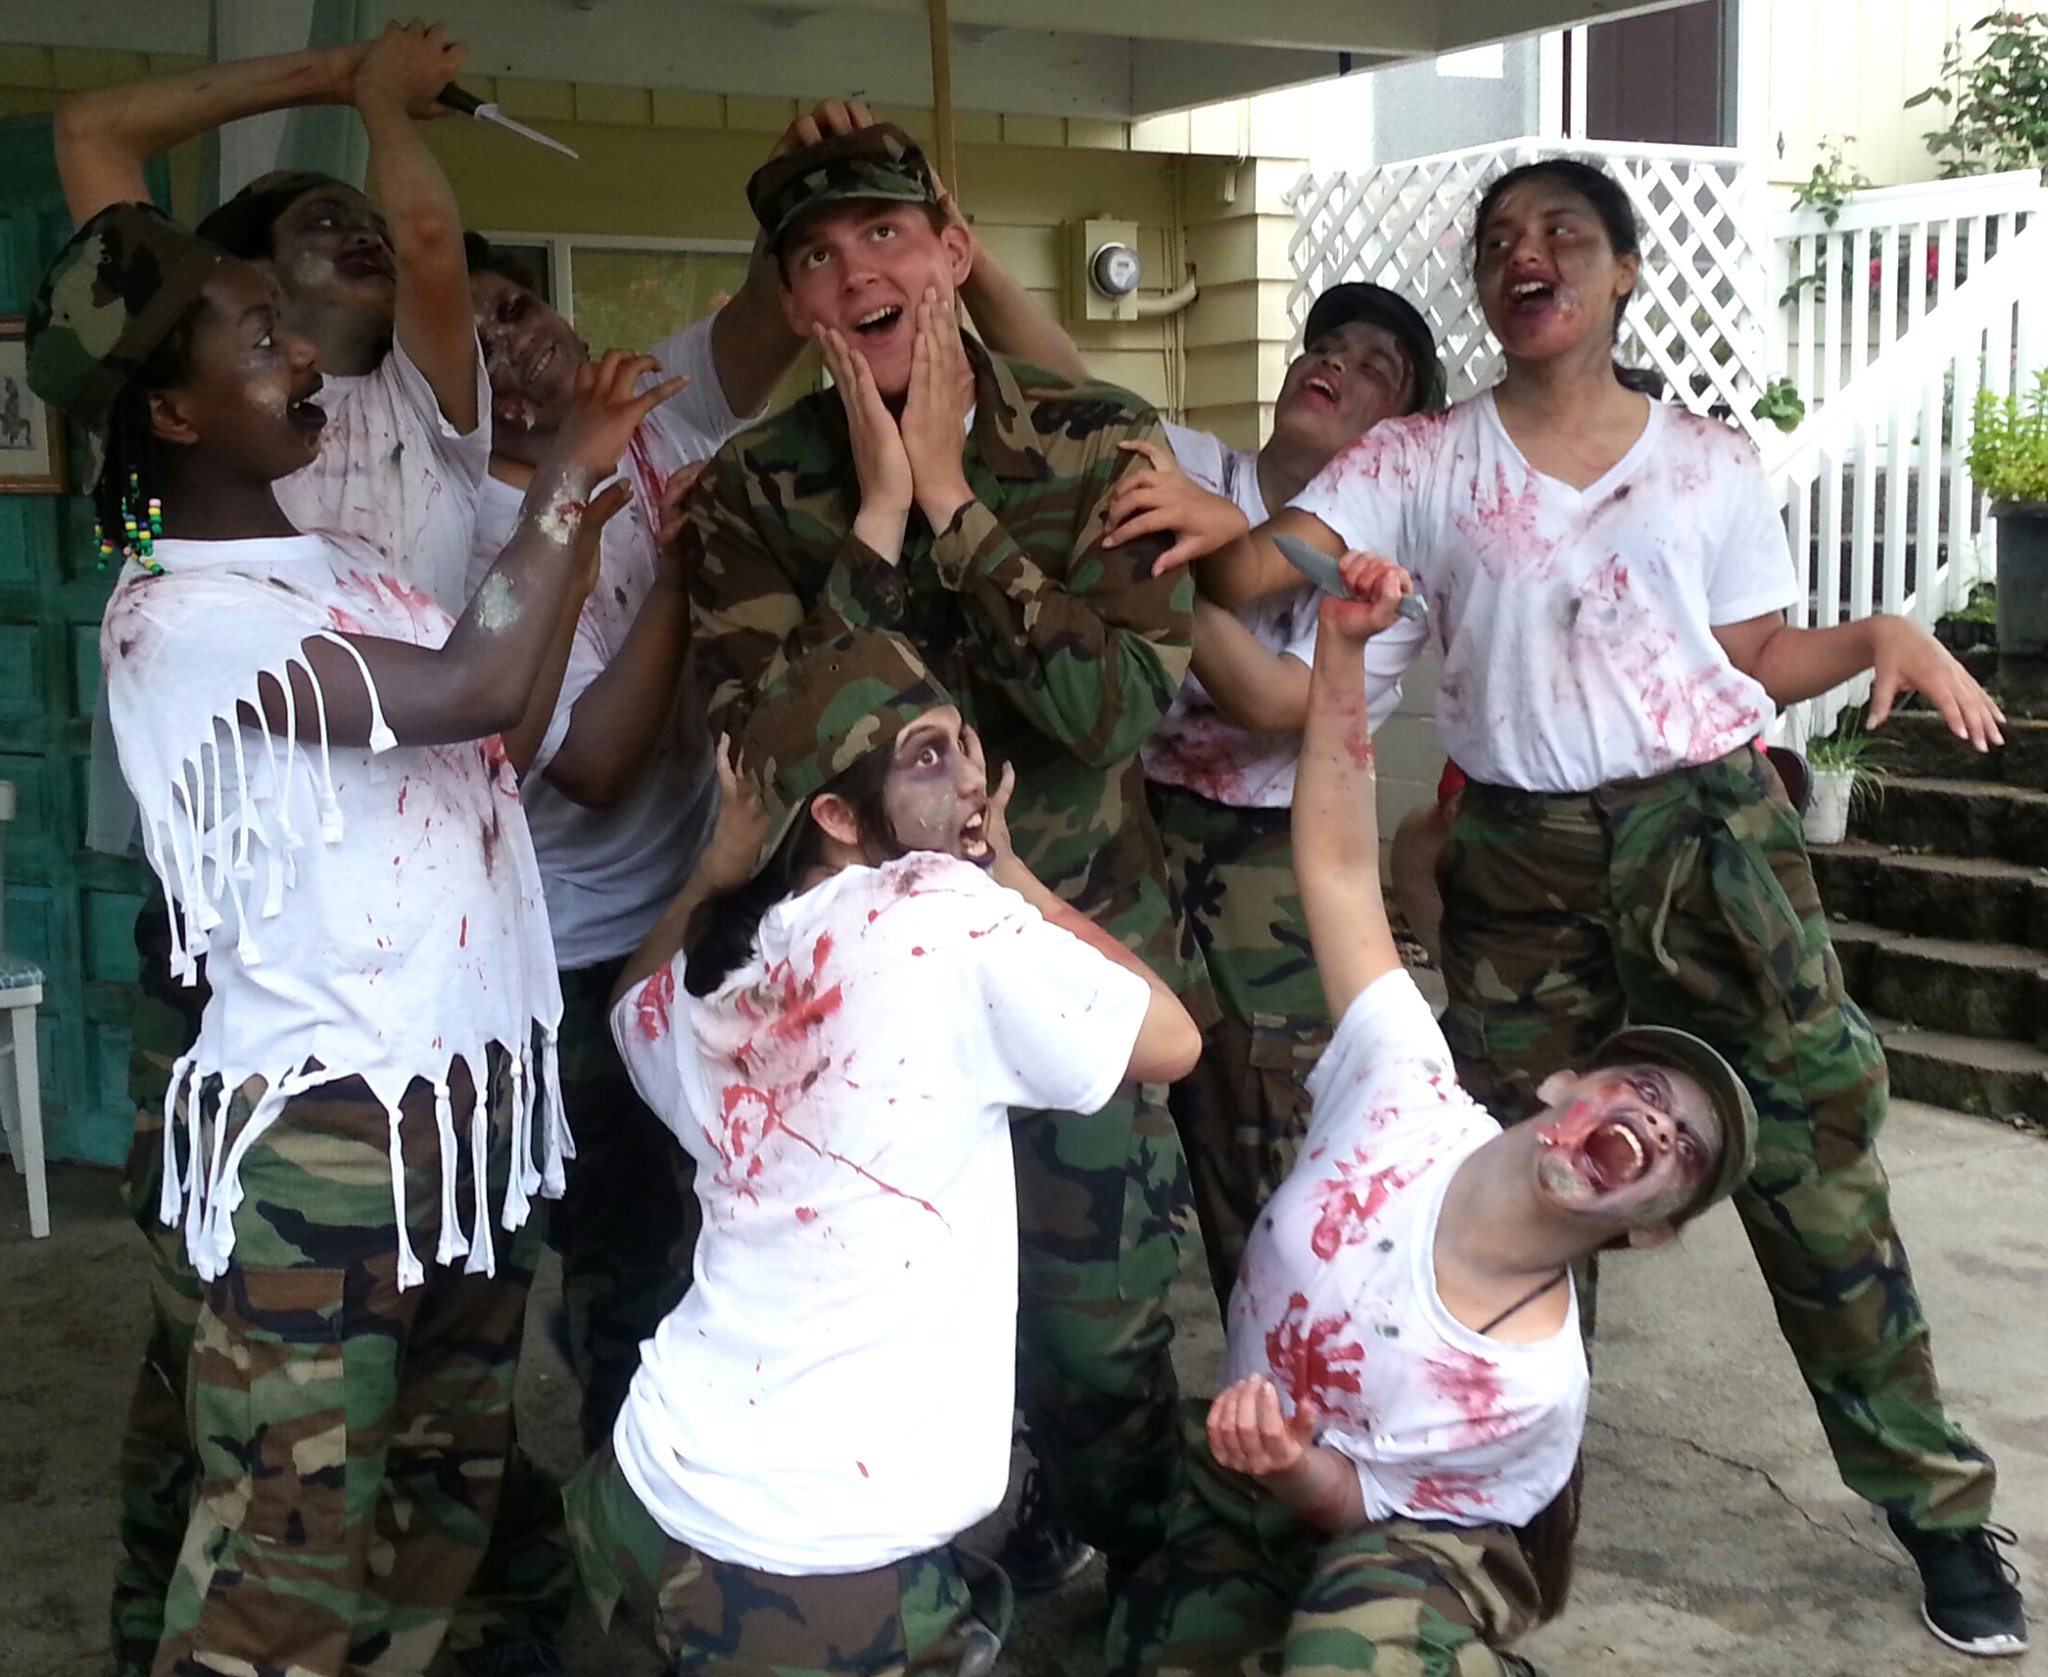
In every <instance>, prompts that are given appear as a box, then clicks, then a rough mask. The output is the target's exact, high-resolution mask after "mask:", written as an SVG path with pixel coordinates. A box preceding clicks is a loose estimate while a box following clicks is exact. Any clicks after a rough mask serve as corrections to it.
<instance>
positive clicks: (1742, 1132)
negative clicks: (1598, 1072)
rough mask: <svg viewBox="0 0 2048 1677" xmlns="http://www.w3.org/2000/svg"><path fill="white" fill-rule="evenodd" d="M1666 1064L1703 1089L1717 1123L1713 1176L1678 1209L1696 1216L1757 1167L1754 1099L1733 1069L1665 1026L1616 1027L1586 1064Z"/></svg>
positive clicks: (1682, 1033)
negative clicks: (1718, 1143) (1718, 1138)
mask: <svg viewBox="0 0 2048 1677" xmlns="http://www.w3.org/2000/svg"><path fill="white" fill-rule="evenodd" d="M1638 1065H1653V1066H1669V1067H1670V1068H1671V1069H1672V1070H1674V1071H1682V1072H1684V1073H1685V1074H1686V1075H1687V1076H1688V1077H1690V1078H1692V1079H1693V1081H1694V1082H1696V1083H1698V1084H1699V1086H1700V1087H1701V1088H1702V1089H1704V1090H1705V1091H1706V1095H1707V1103H1708V1105H1710V1106H1711V1107H1713V1109H1714V1117H1715V1118H1716V1119H1717V1120H1718V1121H1719V1123H1720V1126H1721V1152H1720V1155H1719V1156H1718V1157H1717V1158H1716V1159H1715V1161H1714V1174H1713V1177H1712V1179H1711V1180H1710V1181H1709V1183H1708V1184H1707V1186H1706V1187H1704V1188H1703V1189H1702V1190H1701V1191H1700V1193H1699V1194H1698V1195H1697V1196H1695V1198H1694V1199H1693V1202H1692V1204H1691V1205H1690V1206H1688V1207H1687V1208H1686V1210H1685V1212H1684V1213H1683V1215H1684V1216H1687V1217H1693V1216H1697V1215H1698V1214H1699V1213H1700V1212H1702V1211H1704V1210H1706V1209H1707V1207H1708V1206H1710V1205H1716V1204H1719V1203H1720V1202H1721V1201H1722V1200H1724V1199H1726V1198H1727V1197H1728V1196H1729V1195H1730V1194H1732V1193H1734V1192H1735V1190H1736V1189H1737V1188H1739V1187H1740V1186H1741V1185H1742V1184H1743V1183H1744V1182H1745V1181H1747V1180H1748V1179H1749V1173H1750V1171H1751V1170H1752V1169H1753V1168H1754V1167H1755V1165H1756V1102H1755V1101H1754V1100H1752V1099H1751V1098H1750V1093H1749V1090H1748V1088H1747V1087H1746V1086H1745V1085H1744V1083H1743V1081H1742V1079H1741V1078H1739V1077H1737V1076H1736V1075H1735V1068H1734V1067H1733V1066H1731V1065H1729V1063H1728V1062H1727V1061H1726V1060H1724V1059H1722V1058H1721V1056H1720V1055H1719V1054H1718V1053H1716V1052H1715V1051H1714V1049H1712V1048H1711V1047H1709V1046H1708V1045H1707V1044H1706V1043H1704V1042H1702V1041H1701V1040H1700V1039H1699V1038H1698V1037H1696V1036H1694V1035H1693V1034H1692V1033H1691V1032H1690V1031H1679V1030H1673V1029H1672V1028H1671V1027H1670V1026H1668V1025H1631V1026H1629V1027H1628V1028H1627V1029H1625V1030H1619V1031H1616V1032H1615V1033H1614V1034H1613V1035H1612V1036H1610V1037H1609V1038H1608V1039H1607V1040H1606V1041H1605V1042H1603V1043H1601V1044H1600V1046H1599V1047H1598V1048H1596V1049H1594V1050H1593V1058H1592V1060H1591V1061H1590V1062H1589V1063H1588V1065H1587V1068H1586V1069H1587V1070H1588V1071H1591V1070H1594V1069H1596V1068H1598V1067H1600V1066H1638Z"/></svg>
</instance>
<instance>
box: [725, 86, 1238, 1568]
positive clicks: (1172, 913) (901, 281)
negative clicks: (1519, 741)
mask: <svg viewBox="0 0 2048 1677" xmlns="http://www.w3.org/2000/svg"><path fill="white" fill-rule="evenodd" d="M748 198H749V201H750V202H751V203H752V205H753V207H754V211H755V214H756V217H757V218H758V219H759V221H760V223H761V226H762V229H763V231H764V233H765V235H766V237H767V238H768V240H769V242H770V246H771V248H772V249H773V250H774V251H775V254H776V256H777V259H778V262H779V264H780V267H781V272H782V276H783V285H784V306H785V308H786V309H787V310H788V312H789V317H790V320H791V323H792V325H794V326H795V327H796V328H797V330H798V331H800V332H802V333H804V334H805V335H806V336H808V337H810V338H812V339H813V341H815V342H817V343H818V345H819V347H820V349H821V350H822V352H823V354H824V356H825V360H826V363H827V365H828V367H830V368H831V370H832V372H833V374H834V380H835V388H834V389H833V390H830V391H826V392H824V393H821V394H819V395H815V396H811V397H808V398H806V399H804V400H802V401H800V402H798V403H796V404H795V405H794V406H792V407H790V408H789V409H787V410H785V411H784V412H782V413H780V414H778V415H776V416H775V417H773V418H772V419H770V420H768V421H767V422H766V423H764V424H763V425H760V426H758V427H756V428H754V429H753V430H751V431H748V432H745V433H743V434H742V435H740V436H739V437H737V438H735V439H734V440H733V442H732V443H730V444H729V445H728V446H727V447H726V448H725V449H724V451H723V452H721V453H720V454H719V456H718V457H717V460H716V462H715V464H714V466H713V468H712V470H711V471H710V472H709V473H708V474H707V476H706V479H705V481H704V482H703V483H702V484H701V485H700V486H699V488H698V491H697V493H696V495H695V497H694V499H693V501H692V504H691V508H690V536H689V537H688V538H686V539H688V540H690V541H691V542H693V543H694V544H700V545H701V552H700V553H698V554H697V555H695V556H694V557H695V562H696V575H695V580H694V582H693V584H692V608H693V609H692V618H693V632H694V635H695V641H696V653H697V656H698V658H699V660H700V668H701V670H702V672H703V675H704V679H705V681H706V683H707V686H708V689H709V692H710V705H711V721H712V725H713V727H714V729H717V730H721V731H724V732H726V733H730V734H734V735H736V734H737V733H738V731H739V725H740V722H741V721H742V720H743V718H744V717H745V715H746V714H747V711H748V709H749V707H750V705H751V704H752V702H753V700H754V698H755V696H756V694H757V692H758V684H759V681H760V678H761V676H762V673H763V672H764V670H765V669H767V667H768V666H769V665H770V664H771V662H773V661H775V660H776V655H777V654H778V653H784V654H789V655H794V654H795V653H796V652H797V651H799V650H801V649H804V648H807V647H809V646H811V645H814V644H816V643H817V642H818V641H820V640H821V639H823V638H826V637H828V636H829V635H830V634H832V633H834V632H836V631H837V629H838V627H839V625H840V624H841V623H842V621H850V622H852V623H854V624H857V625H862V626H870V627H875V628H883V629H889V630H892V631H894V632H896V633H898V634H901V635H903V636H904V637H905V638H906V639H908V640H909V641H910V642H911V643H912V644H913V645H914V646H915V647H916V648H917V650H918V651H919V653H920V654H921V655H922V656H923V657H924V658H925V660H926V661H927V662H928V663H929V665H930V666H931V668H932V670H933V672H934V674H935V675H937V676H938V678H939V679H940V680H941V681H943V682H944V683H945V684H946V686H947V687H948V688H950V689H951V691H952V692H953V693H954V694H955V695H956V696H957V697H958V699H959V701H960V703H961V706H962V708H963V710H964V711H966V713H967V716H968V720H969V721H970V722H971V723H972V724H973V726H974V727H975V728H976V729H977V730H978V732H979V733H980V735H981V739H982V743H983V746H984V749H985V750H986V752H987V754H988V759H989V761H990V763H991V764H992V765H993V764H997V763H1000V762H1003V761H1008V762H1010V763H1012V764H1014V765H1015V767H1016V771H1017V787H1016V793H1015V796H1014V798H1013V801H1012V802H1011V805H1010V809H1009V821H1010V827H1011V831H1012V833H1013V836H1014V839H1015V843H1016V846H1017V851H1018V854H1019V855H1020V856H1022V857H1023V858H1024V859H1025V861H1026V862H1027V863H1028V864H1029V866H1030V867H1031V868H1032V869H1033V871H1034V872H1036V873H1037V874H1038V876H1039V877H1040V878H1041V879H1043V880H1044V881H1045V882H1046V883H1047V884H1048V885H1049V886H1051V887H1052V888H1053V889H1054V890H1056V891H1058V892H1059V893H1060V894H1061V895H1062V896H1064V897H1066V898H1067V899H1068V900H1069V901H1071V902H1073V903H1074V904H1075V905H1076V906H1078V907H1079V908H1081V909H1082V910H1083V911H1084V912H1086V913H1087V914H1089V915H1090V916H1091V917H1092V918H1094V919H1095V920H1096V921H1097V922H1099V923H1100V924H1102V925H1103V926H1105V927H1107V928H1108V929H1109V930H1110V931H1112V932H1114V933H1115V934H1117V935H1118V936H1120V937H1121V938H1123V939H1124V941H1125V942H1126V943H1128V944H1129V945H1130V946H1131V947H1132V948H1133V949H1135V950H1137V951H1138V953H1139V954H1141V955H1142V956H1143V957H1144V959H1145V960H1146V961H1148V962H1149V963H1151V964H1152V965H1153V967H1154V970H1156V971H1158V972H1160V973H1161V974H1163V975H1166V976H1167V977H1168V979H1169V981H1170V982H1174V983H1175V984H1176V987H1179V988H1186V987H1188V986H1192V985H1198V984H1199V983H1200V978H1199V974H1198V972H1196V971H1193V970H1189V969H1188V966H1187V964H1186V962H1185V958H1184V956H1183V953H1182V948H1183V940H1182V937H1181V928H1180V924H1179V911H1178V908H1177V905H1176V904H1175V903H1174V901H1173V900H1172V896H1171V893H1170V891H1169V889H1168V886H1167V881H1166V868H1165V861H1164V856H1163V853H1162V850H1161V846H1160V841H1159V836H1158V833H1157V831H1156V830H1155V828H1154V826H1153V824H1152V821H1151V818H1150V816H1149V814H1148V813H1147V810H1146V806H1145V798H1144V790H1143V782H1142V778H1141V770H1140V768H1139V765H1138V762H1137V755H1136V754H1137V750H1138V746H1139V743H1140V742H1141V741H1142V740H1143V739H1144V738H1145V736H1146V735H1147V734H1149V733H1150V732H1151V731H1152V729H1153V728H1154V727H1155V726H1156V725H1157V723H1158V721H1159V719H1160V717H1161V716H1162V715H1163V714H1164V712H1165V710H1166V707H1167V705H1168V703H1169V702H1170V701H1171V700H1172V698H1173V695H1174V693H1175V691H1176V690H1177V689H1178V687H1179V685H1180V682H1181V679H1182V677H1183V675H1184V674H1185V673H1186V670H1187V666H1188V656H1189V637H1190V626H1191V618H1190V612H1191V608H1192V603H1193V601H1192V590H1191V589H1190V588H1189V587H1188V586H1187V585H1186V584H1185V583H1177V582H1176V581H1175V579H1174V578H1173V577H1165V578H1155V577H1154V576H1153V575H1152V560H1153V559H1154V557H1155V556H1156V555H1157V553H1158V551H1159V550H1160V544H1159V543H1157V542H1136V543H1132V544H1131V545H1129V546H1127V547H1109V546H1105V545H1104V542H1103V536H1104V513H1105V508H1106V506H1107V503H1108V499H1109V493H1110V490H1111V488H1112V486H1113V485H1114V484H1115V483H1116V482H1117V480H1118V479H1119V478H1120V477H1122V476H1123V475H1124V473H1125V472H1126V471H1127V470H1128V469H1132V468H1134V467H1137V466H1140V465H1142V464H1143V460H1142V458H1141V457H1140V456H1138V455H1136V454H1134V453H1132V452H1130V451H1129V450H1127V449H1125V448H1124V447H1122V446H1121V445H1123V444H1125V443H1129V442H1133V441H1151V442H1159V441H1160V440H1161V431H1160V426H1159V421H1158V418H1157V416H1156V415H1155V414H1153V412H1152V411H1151V410H1150V409H1149V408H1148V407H1147V406H1146V405H1145V404H1144V403H1143V402H1142V401H1140V400H1139V399H1138V398H1137V397H1135V396H1132V395H1130V394H1129V393H1128V392H1125V391H1122V390H1118V389H1115V388H1113V387H1110V386H1105V385H1093V384H1090V385H1073V384H1069V383H1066V382H1065V381H1062V380H1059V379H1057V378H1054V377H1053V376H1051V375H1049V374H1046V373H1043V372H1040V371H1038V370H1037V369H1034V368H1031V367H1028V366H1025V365H1023V364H1021V363H1015V362H1010V361H1005V360H1003V359H1000V358H998V357H995V356H992V355H990V354H989V353H988V352H987V351H986V350H984V349H983V348H982V346H981V345H980V344H978V343H977V342H975V341H974V340H973V339H972V338H967V337H964V336H963V334H962V333H961V332H960V330H959V328H958V325H957V322H956V316H955V312H954V307H953V294H954V288H955V287H956V286H957V285H958V283H959V280H960V278H961V277H962V275H963V273H964V271H965V270H964V267H963V266H962V264H963V262H964V261H965V256H964V248H965V238H964V229H960V228H958V227H957V226H949V225H948V224H947V221H946V218H945V216H944V215H943V213H942V212H940V211H939V210H938V208H937V206H938V202H939V200H938V196H937V193H936V191H935V189H934V187H933V184H932V179H931V175H930V172H929V170H928V169H927V168H926V166H925V163H924V159H923V157H922V155H921V154H920V153H919V152H918V150H917V148H916V147H915V145H914V144H913V143H912V142H911V141H910V139H909V138H908V136H906V135H905V134H903V133H902V132H901V131H900V130H898V129H895V128H893V127H890V126H887V125H882V126H878V127H874V128H867V129H862V130H859V131H857V132H855V133H851V134H844V135H838V136H834V137H831V138H828V139H826V140H823V141H821V142H819V143H818V144H816V145H814V146H810V147H807V148H805V149H804V150H802V151H799V152H797V153H795V154H793V155H791V156H788V157H784V158H780V159H777V160H775V161H774V162H771V163H770V164H768V165H767V166H766V167H765V168H763V169H762V170H761V171H760V172H759V173H757V174H756V175H755V177H754V179H753V180H752V181H751V182H750V183H749V186H748ZM963 444H964V446H963ZM1163 1095H1164V1091H1163V1090H1162V1089H1158V1088H1139V1087H1132V1088H1129V1089H1126V1090H1125V1091H1124V1092H1123V1093H1122V1095H1121V1096H1120V1097H1119V1099H1118V1100H1117V1101H1116V1102H1114V1103H1113V1104H1112V1105H1111V1106H1110V1107H1109V1108H1107V1109H1105V1111H1104V1112H1103V1113H1101V1114H1099V1115H1097V1116H1095V1117H1093V1118H1081V1117H1077V1116H1075V1115H1073V1114H1058V1113H1039V1114H1031V1115H1026V1116H1021V1117H1019V1119H1018V1121H1017V1123H1016V1125H1015V1130H1014V1139H1015V1146H1016V1154H1017V1170H1018V1184H1017V1186H1018V1200H1019V1227H1020V1233H1021V1237H1022V1248H1023V1249H1022V1265H1021V1278H1020V1279H1021V1289H1020V1290H1021V1298H1020V1308H1019V1338H1020V1357H1019V1372H1020V1400H1021V1402H1022V1404H1023V1406H1024V1409H1025V1413H1026V1416H1027V1418H1028V1419H1029V1421H1030V1423H1031V1426H1032V1430H1033V1437H1034V1441H1035V1443H1036V1446H1037V1448H1038V1451H1039V1453H1040V1455H1041V1457H1042V1458H1043V1461H1044V1465H1045V1468H1046V1475H1047V1483H1048V1489H1049V1495H1050V1500H1051V1504H1052V1508H1053V1511H1054V1512H1055V1513H1056V1515H1058V1516H1059V1517H1060V1518H1063V1519H1064V1520H1065V1521H1066V1522H1067V1523H1068V1524H1069V1525H1071V1526H1072V1527H1073V1529H1074V1530H1075V1531H1077V1532H1078V1533H1079V1534H1080V1535H1081V1536H1082V1537H1084V1538H1086V1539H1088V1540H1089V1541H1091V1542H1094V1543H1096V1544H1098V1545H1100V1546H1101V1547H1102V1548H1104V1549H1105V1550H1106V1551H1107V1552H1108V1554H1109V1558H1110V1563H1111V1566H1112V1570H1113V1571H1116V1570H1121V1569H1125V1568H1128V1567H1130V1566H1132V1565H1134V1564H1135V1563H1136V1562H1137V1561H1138V1560H1139V1559H1141V1558H1142V1556H1143V1554H1144V1553H1145V1552H1146V1550H1147V1549H1149V1548H1150V1547H1151V1546H1152V1545H1153V1544H1154V1543H1155V1542H1156V1540H1157V1536H1158V1531H1159V1520H1160V1511H1161V1505H1162V1503H1163V1500H1164V1498H1165V1495H1166V1493H1167V1491H1168V1490H1169V1489H1170V1487H1171V1484H1172V1480H1173V1476H1174V1464H1175V1444H1174V1432H1173V1399H1174V1395H1175V1392H1174V1382H1173V1370H1172V1365H1171V1362H1170V1360H1169V1356H1168V1347H1169V1344H1170V1341H1171V1339H1172V1331H1173V1330H1172V1323H1171V1321H1170V1319H1169V1318H1168V1316H1167V1314H1166V1293H1167V1289H1168V1287H1169V1286H1170V1284H1171V1282H1172V1280H1173V1277H1174V1274H1175V1271H1176V1270H1177V1268H1178V1264H1179V1255H1180V1245H1181V1241H1182V1239H1183V1235H1184V1231H1185V1229H1186V1227H1187V1225H1188V1186H1187V1172H1186V1165H1185V1162H1184V1160H1183V1158H1182V1154H1181V1149H1180V1144H1179V1141H1178V1139H1177V1137H1176V1135H1175V1133H1174V1129H1173V1125H1172V1123H1171V1121H1170V1119H1169V1118H1168V1117H1167V1114H1166V1110H1165V1102H1164V1099H1163ZM932 1327H933V1331H935V1332H943V1331H944V1324H941V1323H934V1324H932Z"/></svg>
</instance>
